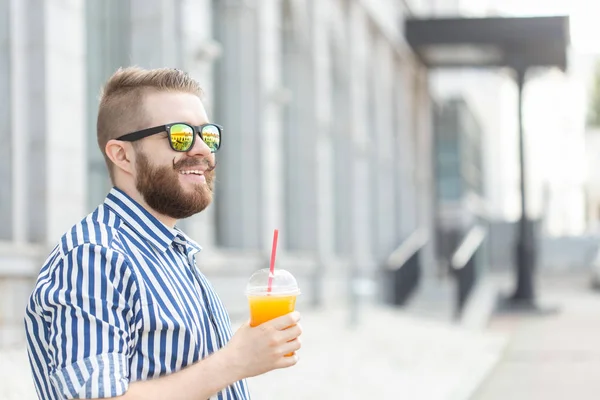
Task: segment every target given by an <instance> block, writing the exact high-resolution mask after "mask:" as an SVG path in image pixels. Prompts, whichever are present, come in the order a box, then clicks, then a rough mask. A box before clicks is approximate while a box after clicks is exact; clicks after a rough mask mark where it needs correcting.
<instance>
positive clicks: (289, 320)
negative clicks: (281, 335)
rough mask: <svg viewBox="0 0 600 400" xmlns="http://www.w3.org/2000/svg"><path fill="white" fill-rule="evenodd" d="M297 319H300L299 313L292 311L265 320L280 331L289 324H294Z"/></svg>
mask: <svg viewBox="0 0 600 400" xmlns="http://www.w3.org/2000/svg"><path fill="white" fill-rule="evenodd" d="M298 321H300V313H299V312H298V311H294V312H291V313H289V314H286V315H283V316H281V317H277V318H275V319H273V320H271V321H269V322H267V324H269V325H271V326H272V327H274V328H275V329H277V330H278V331H282V330H284V329H286V328H289V327H290V326H293V325H296V324H297V323H298Z"/></svg>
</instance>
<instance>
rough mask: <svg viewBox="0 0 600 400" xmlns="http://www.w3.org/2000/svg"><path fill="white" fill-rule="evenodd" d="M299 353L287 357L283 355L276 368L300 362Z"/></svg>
mask: <svg viewBox="0 0 600 400" xmlns="http://www.w3.org/2000/svg"><path fill="white" fill-rule="evenodd" d="M298 359H299V358H298V354H293V355H291V356H287V357H281V359H280V360H279V361H278V362H277V367H276V368H288V367H291V366H293V365H296V364H297V363H298Z"/></svg>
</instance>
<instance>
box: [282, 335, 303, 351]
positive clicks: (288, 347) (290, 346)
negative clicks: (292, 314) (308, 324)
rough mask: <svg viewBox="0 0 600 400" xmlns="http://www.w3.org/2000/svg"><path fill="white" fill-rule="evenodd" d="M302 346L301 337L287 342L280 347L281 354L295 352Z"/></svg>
mask: <svg viewBox="0 0 600 400" xmlns="http://www.w3.org/2000/svg"><path fill="white" fill-rule="evenodd" d="M301 347H302V342H301V341H300V339H299V338H296V339H294V340H292V341H289V342H287V343H285V344H283V345H282V346H281V347H280V349H281V354H282V355H283V354H290V353H293V352H295V351H298V350H300V348H301Z"/></svg>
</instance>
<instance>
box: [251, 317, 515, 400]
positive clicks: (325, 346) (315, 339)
mask: <svg viewBox="0 0 600 400" xmlns="http://www.w3.org/2000/svg"><path fill="white" fill-rule="evenodd" d="M345 317H346V314H345V313H344V312H341V311H328V312H318V313H306V314H305V315H304V317H303V320H302V322H301V323H302V326H303V330H304V334H303V340H302V343H303V347H302V349H301V351H300V362H299V363H298V365H296V366H295V367H294V368H293V369H288V370H280V371H274V372H272V373H270V374H267V375H264V376H260V377H257V378H253V379H251V380H250V382H249V383H250V388H251V390H252V393H253V395H254V399H260V400H262V399H267V400H270V399H274V400H275V399H286V400H296V399H303V400H305V399H319V400H320V399H415V400H459V399H461V400H467V399H469V398H470V397H471V396H472V394H473V393H474V391H475V390H476V388H477V387H478V386H479V384H480V383H481V382H482V380H483V379H484V378H485V376H486V375H487V374H488V373H489V372H490V371H491V369H492V368H493V366H494V365H495V364H496V362H497V361H498V360H499V358H500V356H501V353H502V351H503V349H504V346H505V344H506V338H505V337H504V336H503V335H496V334H488V333H482V332H470V331H466V330H464V329H460V328H458V327H452V326H449V325H447V324H442V323H438V322H433V321H429V320H423V319H418V318H415V317H410V316H407V315H405V314H403V313H401V312H395V311H391V310H386V309H381V308H377V309H375V308H371V309H364V310H363V312H362V319H361V325H360V327H359V328H357V329H356V330H353V331H348V330H346V326H345Z"/></svg>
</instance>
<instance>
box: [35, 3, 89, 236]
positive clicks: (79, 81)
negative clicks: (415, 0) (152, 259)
mask: <svg viewBox="0 0 600 400" xmlns="http://www.w3.org/2000/svg"><path fill="white" fill-rule="evenodd" d="M41 3H42V4H40V8H42V9H43V10H44V11H45V18H44V21H45V24H44V27H45V30H44V33H45V37H42V38H40V39H41V45H42V46H43V54H44V62H43V64H42V65H43V67H42V68H44V67H45V73H44V74H41V75H42V78H41V79H42V80H43V86H44V90H45V93H44V96H43V97H42V99H43V101H44V102H45V104H42V107H44V108H45V119H44V120H45V121H44V122H45V128H46V129H41V130H40V132H41V133H42V134H44V133H45V140H43V142H42V143H43V144H44V145H45V148H44V149H43V151H44V152H45V155H46V156H45V157H46V169H45V173H46V176H45V180H46V182H45V183H46V185H45V186H46V188H45V194H46V204H45V208H44V209H43V211H42V212H43V213H45V215H46V221H47V226H46V231H45V239H46V241H47V242H49V243H50V244H53V243H54V242H56V241H57V240H58V239H59V238H60V237H61V236H62V235H63V233H64V232H65V231H66V230H67V229H69V228H70V227H71V226H72V225H73V224H75V223H77V222H78V221H79V220H81V219H82V218H83V217H84V213H85V210H86V207H85V206H86V184H85V176H86V146H85V144H86V139H85V136H86V120H85V117H86V108H85V104H86V96H85V94H86V79H85V77H86V73H85V66H86V60H85V37H86V31H85V27H86V25H85V4H84V3H85V2H84V1H83V0H73V1H69V2H56V1H50V2H49V1H42V2H41ZM31 8H34V7H31ZM31 8H30V9H29V10H28V12H31ZM32 61H33V60H32ZM31 67H32V69H36V70H37V69H39V68H40V65H36V64H33V65H31ZM37 75H40V74H39V70H38V71H37ZM29 77H30V78H31V75H30V76H29ZM31 89H32V92H33V90H34V86H32V87H31ZM34 97H35V96H32V97H31V98H30V100H33V98H34ZM33 136H34V137H35V139H34V138H32V139H34V140H39V139H40V138H39V137H36V136H37V133H35V134H34V135H33ZM32 160H36V159H35V158H32ZM36 161H37V160H36ZM29 164H31V165H32V166H36V164H37V163H36V162H29ZM40 172H42V173H43V171H40V170H39V169H38V168H36V169H35V170H34V171H31V175H30V176H32V179H31V181H32V186H37V185H39V182H38V177H39V176H40V175H41V174H40ZM32 189H33V188H32ZM32 198H33V199H36V197H32ZM33 208H35V205H34V207H33ZM30 222H31V223H32V224H34V225H35V223H36V221H35V220H31V221H30ZM32 228H33V226H32Z"/></svg>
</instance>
